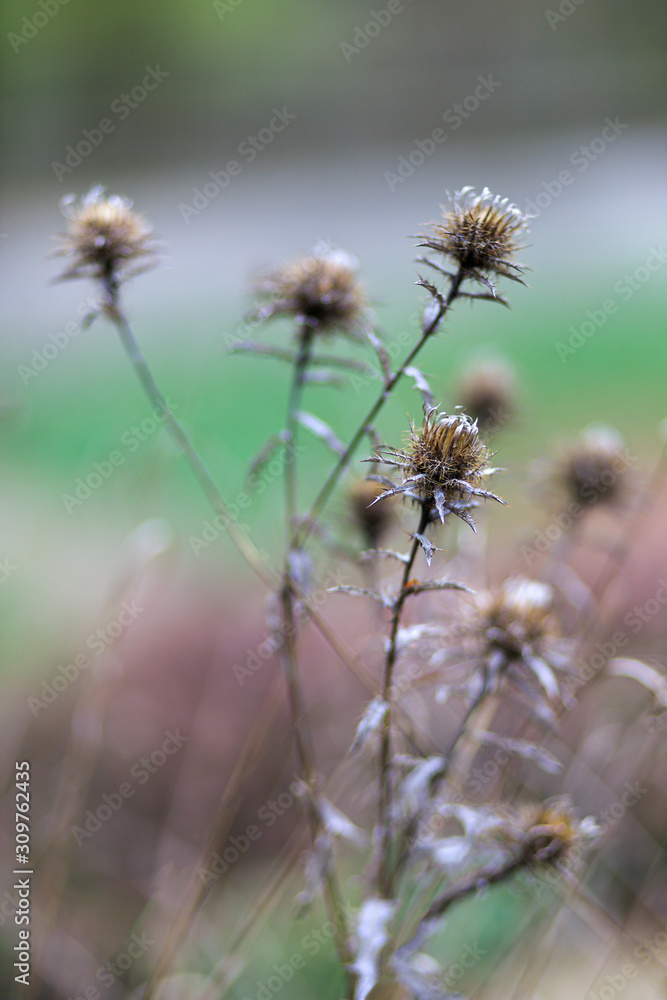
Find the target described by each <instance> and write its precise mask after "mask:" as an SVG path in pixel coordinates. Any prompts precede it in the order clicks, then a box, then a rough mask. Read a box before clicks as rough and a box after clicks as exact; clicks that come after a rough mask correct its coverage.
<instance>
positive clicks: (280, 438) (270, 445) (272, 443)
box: [245, 431, 290, 485]
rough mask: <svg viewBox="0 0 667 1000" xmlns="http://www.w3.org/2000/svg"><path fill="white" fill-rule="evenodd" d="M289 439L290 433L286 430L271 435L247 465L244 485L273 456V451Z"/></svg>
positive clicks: (287, 442)
mask: <svg viewBox="0 0 667 1000" xmlns="http://www.w3.org/2000/svg"><path fill="white" fill-rule="evenodd" d="M289 440H290V435H289V432H288V431H280V433H279V434H272V435H271V437H270V438H269V440H268V441H267V442H266V444H265V445H264V447H263V448H262V449H261V450H260V451H259V452H258V454H257V455H256V456H255V458H253V460H252V462H251V463H250V465H249V466H248V471H247V472H246V476H245V481H246V485H247V484H248V481H249V480H250V478H251V477H252V476H254V475H259V473H260V472H261V471H262V469H263V468H264V466H265V465H266V464H267V462H268V461H269V460H270V459H271V458H272V457H273V454H274V452H276V451H277V450H278V449H279V448H283V447H284V446H285V445H286V444H289Z"/></svg>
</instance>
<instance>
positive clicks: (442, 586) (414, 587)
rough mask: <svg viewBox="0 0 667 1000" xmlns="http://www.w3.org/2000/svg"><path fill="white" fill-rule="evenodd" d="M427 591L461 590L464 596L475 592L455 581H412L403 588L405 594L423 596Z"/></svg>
mask: <svg viewBox="0 0 667 1000" xmlns="http://www.w3.org/2000/svg"><path fill="white" fill-rule="evenodd" d="M427 590H462V591H464V592H465V593H466V594H474V593H475V591H474V590H471V589H470V587H466V585H465V584H464V583H457V582H456V581H455V580H424V582H423V583H420V582H419V581H418V580H412V581H411V582H410V583H409V584H408V586H407V587H406V588H405V593H407V594H423V593H424V591H427Z"/></svg>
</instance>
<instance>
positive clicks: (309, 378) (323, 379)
mask: <svg viewBox="0 0 667 1000" xmlns="http://www.w3.org/2000/svg"><path fill="white" fill-rule="evenodd" d="M303 381H304V382H309V383H312V384H314V385H333V386H335V387H336V388H338V389H340V387H341V386H344V385H345V379H344V378H343V376H342V375H336V374H335V372H330V371H329V370H328V369H327V368H322V369H321V371H317V372H313V371H310V372H304V375H303Z"/></svg>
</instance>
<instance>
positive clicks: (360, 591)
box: [327, 584, 394, 608]
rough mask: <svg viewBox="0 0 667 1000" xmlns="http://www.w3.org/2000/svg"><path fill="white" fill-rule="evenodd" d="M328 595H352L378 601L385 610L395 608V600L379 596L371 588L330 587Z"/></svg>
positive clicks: (387, 596)
mask: <svg viewBox="0 0 667 1000" xmlns="http://www.w3.org/2000/svg"><path fill="white" fill-rule="evenodd" d="M327 593H328V594H350V595H351V596H352V597H370V598H371V599H372V600H373V601H378V603H379V604H381V605H382V607H383V608H392V607H393V606H394V601H393V598H391V597H389V595H387V594H378V593H377V591H375V590H371V589H370V588H369V587H352V586H349V585H348V584H345V585H341V586H339V587H329V589H328V590H327Z"/></svg>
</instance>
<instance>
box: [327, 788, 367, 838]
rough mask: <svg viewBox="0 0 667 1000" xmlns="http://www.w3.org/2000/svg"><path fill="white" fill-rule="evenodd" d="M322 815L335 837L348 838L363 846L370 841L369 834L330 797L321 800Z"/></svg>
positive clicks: (329, 830)
mask: <svg viewBox="0 0 667 1000" xmlns="http://www.w3.org/2000/svg"><path fill="white" fill-rule="evenodd" d="M319 808H320V816H321V817H322V823H323V824H324V827H325V829H326V830H328V832H329V833H330V834H331V835H332V836H334V837H340V838H341V839H342V840H348V841H349V842H350V843H351V844H356V845H357V846H358V847H363V846H364V845H365V844H366V843H368V836H367V834H366V833H365V832H364V831H363V830H361V829H360V828H359V827H358V826H356V825H355V824H354V823H353V822H352V820H351V819H348V817H347V816H346V815H345V813H342V812H341V811H340V809H337V808H336V806H335V805H333V803H331V802H329V800H328V799H325V798H320V800H319Z"/></svg>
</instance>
